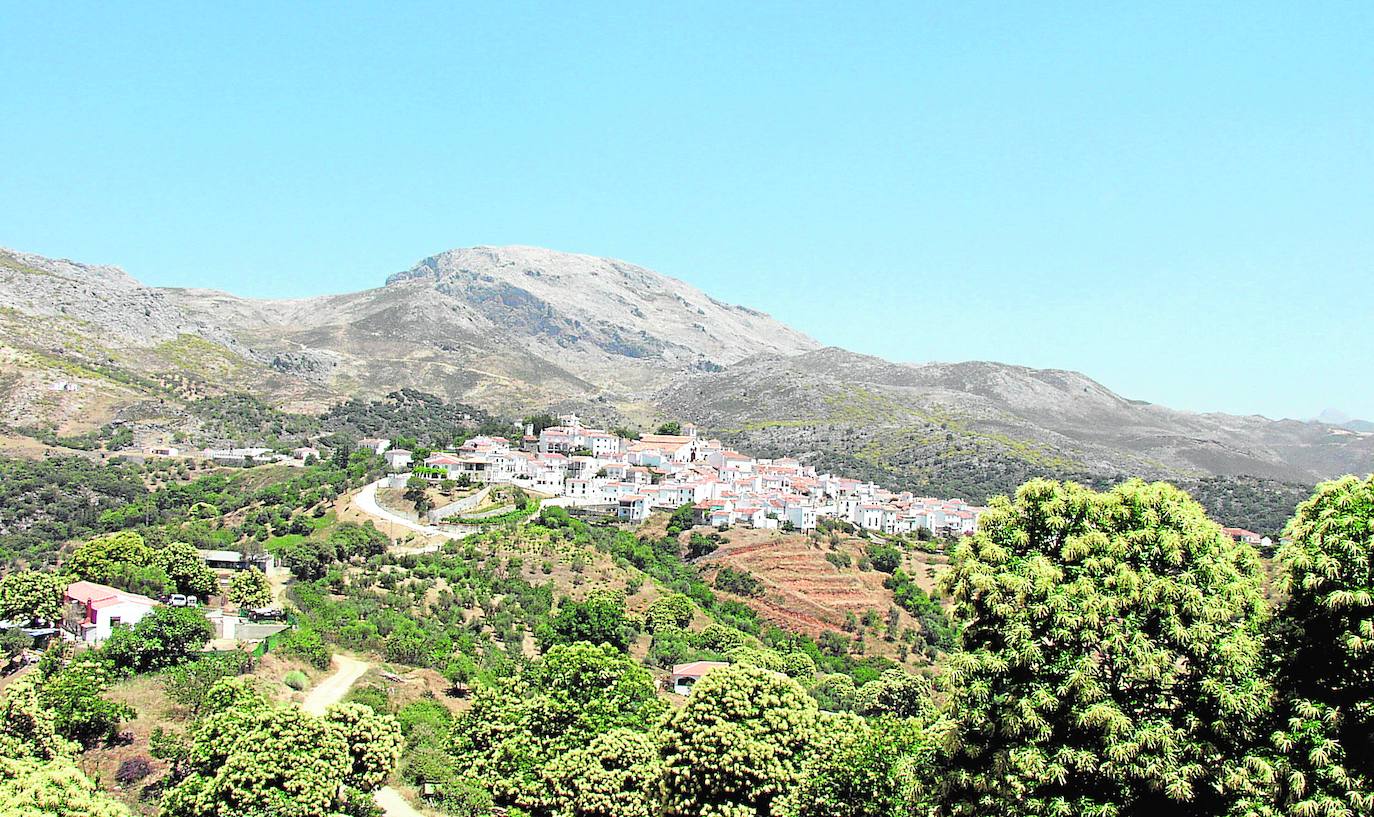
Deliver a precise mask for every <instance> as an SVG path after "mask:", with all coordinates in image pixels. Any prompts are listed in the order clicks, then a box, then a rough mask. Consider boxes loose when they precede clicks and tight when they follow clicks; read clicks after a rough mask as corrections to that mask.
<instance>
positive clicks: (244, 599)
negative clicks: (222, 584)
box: [229, 567, 272, 610]
mask: <svg viewBox="0 0 1374 817" xmlns="http://www.w3.org/2000/svg"><path fill="white" fill-rule="evenodd" d="M229 601H231V602H233V603H234V604H237V605H238V606H239V607H240V608H241V609H244V610H256V609H258V608H261V607H266V606H267V605H269V604H271V603H272V583H271V582H270V581H268V580H267V574H265V573H263V572H262V571H261V570H258V569H257V568H256V567H250V568H248V569H247V570H240V571H239V572H237V573H235V574H234V575H233V576H232V577H230V579H229Z"/></svg>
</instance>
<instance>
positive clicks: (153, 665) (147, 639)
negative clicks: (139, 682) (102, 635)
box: [100, 606, 215, 672]
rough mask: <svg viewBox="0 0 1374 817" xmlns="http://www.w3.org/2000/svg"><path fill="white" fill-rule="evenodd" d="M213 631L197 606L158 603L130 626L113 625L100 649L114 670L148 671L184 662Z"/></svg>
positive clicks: (212, 627)
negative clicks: (173, 605) (167, 605)
mask: <svg viewBox="0 0 1374 817" xmlns="http://www.w3.org/2000/svg"><path fill="white" fill-rule="evenodd" d="M214 634H215V628H214V626H213V625H212V624H210V620H209V619H207V618H206V617H205V614H204V613H202V612H201V611H200V609H199V608H195V607H166V606H159V607H154V608H153V610H152V612H150V613H149V614H148V615H146V616H144V617H143V618H142V619H140V620H139V622H138V623H137V624H135V625H134V626H132V627H115V628H114V631H113V632H112V633H111V634H110V638H109V639H108V640H107V641H106V642H105V644H104V646H103V647H101V648H100V652H101V654H102V655H103V656H105V657H106V658H108V659H109V660H110V661H111V662H112V663H113V664H114V666H115V667H116V668H118V669H122V670H129V671H132V672H148V671H150V670H159V669H166V668H167V667H173V666H176V665H177V664H180V663H182V662H184V661H186V660H187V659H189V658H190V657H191V655H192V654H193V653H195V652H196V651H197V650H199V649H200V648H201V647H204V646H205V645H206V643H208V642H209V641H210V639H211V638H212V637H214Z"/></svg>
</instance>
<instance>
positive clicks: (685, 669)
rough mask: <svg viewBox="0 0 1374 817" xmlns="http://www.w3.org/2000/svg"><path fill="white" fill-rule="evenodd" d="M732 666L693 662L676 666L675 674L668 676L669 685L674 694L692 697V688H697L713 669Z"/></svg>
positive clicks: (717, 662)
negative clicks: (698, 683)
mask: <svg viewBox="0 0 1374 817" xmlns="http://www.w3.org/2000/svg"><path fill="white" fill-rule="evenodd" d="M728 666H730V665H729V664H728V663H726V662H724V661H693V662H692V663H690V664H676V665H674V666H673V674H672V675H669V676H668V685H669V687H671V688H672V690H673V692H676V693H677V694H678V695H691V694H692V687H694V686H696V683H697V681H700V680H701V679H702V678H704V677H705V676H706V673H708V672H710V671H711V670H713V669H720V668H721V667H728Z"/></svg>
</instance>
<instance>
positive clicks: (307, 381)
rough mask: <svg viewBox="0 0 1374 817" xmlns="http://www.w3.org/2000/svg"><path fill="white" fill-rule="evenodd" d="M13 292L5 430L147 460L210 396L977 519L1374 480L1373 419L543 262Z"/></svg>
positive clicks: (629, 269)
mask: <svg viewBox="0 0 1374 817" xmlns="http://www.w3.org/2000/svg"><path fill="white" fill-rule="evenodd" d="M0 297H2V298H3V300H4V303H5V304H6V307H5V308H4V309H3V310H0V424H4V425H8V426H9V427H10V428H12V429H26V430H27V432H26V433H30V434H31V435H35V434H36V432H35V431H34V430H35V429H38V430H44V429H46V431H42V434H38V436H40V437H41V436H42V435H44V434H46V435H48V437H46V438H45V439H48V440H49V441H50V442H52V441H55V440H56V438H58V437H63V436H66V437H72V436H74V435H75V436H79V435H90V434H105V435H108V434H111V433H113V432H112V431H111V430H110V429H111V426H110V425H109V424H110V423H111V422H113V421H132V422H134V423H135V424H141V425H139V427H140V428H152V429H154V430H156V434H155V435H152V436H148V435H143V436H137V437H136V442H135V445H138V444H142V441H143V440H144V439H152V438H153V437H157V435H161V437H159V438H166V437H167V436H169V435H175V434H177V433H178V432H187V431H190V432H195V430H196V429H197V428H199V425H198V420H197V419H196V417H197V412H196V411H194V410H192V408H191V407H193V406H194V405H195V403H196V401H198V400H199V399H200V398H202V397H204V396H206V395H223V394H227V393H232V392H239V391H248V392H251V393H253V394H255V395H257V396H258V397H260V398H262V399H264V400H266V401H268V402H270V403H271V404H272V405H273V406H275V407H277V408H283V409H288V410H293V411H312V412H318V411H321V410H324V409H325V408H327V407H328V406H329V405H332V404H334V403H336V402H338V401H339V400H341V399H343V398H345V397H349V396H365V397H366V396H371V397H376V396H381V395H384V394H389V393H392V392H394V391H396V390H398V389H400V388H406V387H410V388H417V389H420V390H422V391H425V392H428V393H432V394H437V395H439V396H441V397H444V398H446V399H448V400H451V401H460V402H463V403H467V404H470V405H472V406H476V407H478V408H482V409H486V410H492V411H496V412H499V413H505V414H509V415H514V414H527V413H530V412H533V411H537V410H541V409H544V408H548V407H555V406H556V407H567V408H576V409H579V410H583V411H584V413H589V414H594V415H596V416H599V417H601V418H602V419H605V420H607V421H608V422H626V423H633V422H635V421H639V422H646V421H648V420H649V419H650V418H652V417H671V418H678V419H682V420H692V421H694V422H697V423H698V424H699V425H702V426H704V427H705V428H706V429H708V430H710V431H711V432H713V433H716V434H720V435H723V436H724V437H725V438H727V439H729V440H730V441H731V442H732V444H734V445H736V446H737V447H741V448H744V449H747V450H749V451H751V452H753V453H756V454H759V455H764V456H767V455H777V454H798V455H805V456H806V458H807V459H808V461H809V462H811V463H813V464H815V465H817V466H818V467H820V468H822V469H823V470H833V471H836V472H840V473H846V474H850V475H853V476H858V477H864V478H868V479H872V480H875V481H878V482H880V483H883V484H885V485H890V486H894V487H898V486H899V487H906V488H911V489H913V490H919V491H926V492H930V493H935V494H945V495H962V496H965V497H967V498H970V499H975V500H979V499H983V498H986V497H987V496H988V495H990V494H993V493H998V492H1004V491H1007V490H1010V489H1011V488H1013V487H1014V486H1016V485H1017V484H1020V483H1021V482H1022V481H1024V480H1025V479H1027V478H1029V477H1031V476H1036V475H1053V476H1059V477H1071V478H1075V479H1079V480H1083V481H1085V482H1089V483H1093V484H1099V485H1100V484H1104V483H1106V482H1110V481H1113V480H1117V479H1119V478H1121V477H1123V476H1126V475H1140V476H1146V477H1152V478H1167V479H1172V480H1175V481H1177V482H1180V483H1182V484H1184V485H1186V486H1188V487H1190V488H1191V489H1194V490H1198V491H1199V492H1200V493H1206V492H1208V491H1210V492H1212V493H1217V494H1232V496H1230V497H1228V498H1227V501H1228V502H1230V503H1231V504H1233V505H1234V504H1235V503H1236V502H1242V503H1248V504H1250V505H1253V506H1254V508H1255V509H1257V511H1258V512H1257V513H1250V514H1247V515H1246V517H1245V518H1244V519H1237V520H1228V521H1235V522H1237V523H1239V524H1246V523H1247V521H1248V522H1250V523H1253V524H1255V525H1261V524H1265V525H1273V524H1278V523H1275V522H1274V520H1280V523H1281V519H1280V517H1284V516H1286V514H1287V512H1288V511H1290V510H1291V508H1292V500H1293V499H1294V498H1295V497H1296V496H1298V495H1300V494H1301V492H1302V491H1303V490H1304V489H1305V488H1306V487H1310V486H1311V485H1312V484H1313V483H1314V482H1317V481H1319V480H1322V479H1325V478H1329V477H1332V476H1336V475H1339V474H1343V473H1350V472H1353V473H1366V472H1369V471H1371V470H1374V433H1369V432H1368V431H1366V430H1364V429H1365V427H1364V426H1363V425H1361V424H1358V423H1349V424H1331V423H1323V422H1297V421H1291V420H1285V421H1273V420H1269V419H1266V418H1263V417H1253V416H1252V417H1238V416H1231V415H1224V414H1193V413H1188V412H1181V411H1175V410H1172V409H1168V408H1165V407H1162V406H1157V405H1152V404H1150V403H1146V402H1142V401H1139V400H1132V399H1127V398H1124V397H1122V396H1120V395H1117V394H1115V393H1113V392H1111V391H1110V390H1108V389H1107V388H1105V387H1103V386H1102V385H1101V384H1099V383H1097V382H1095V381H1093V380H1091V379H1090V378H1088V377H1086V376H1085V375H1082V374H1079V373H1076V372H1068V371H1060V370H1035V369H1028V368H1024V367H1019V366H1009V365H1004V364H998V363H989V362H966V363H931V364H923V365H907V364H897V363H891V362H888V361H885V360H881V359H879V358H875V357H870V356H865V355H860V354H856V353H853V352H848V351H845V350H843V349H836V348H819V346H818V344H816V342H815V341H813V340H812V339H810V338H809V337H807V336H806V335H804V334H802V333H800V332H798V331H796V330H793V329H791V328H788V327H787V326H784V325H783V324H781V323H779V322H778V321H776V320H774V319H772V318H770V317H768V316H767V315H765V314H763V313H760V312H757V311H754V310H752V309H749V308H746V307H742V306H732V305H729V304H725V303H722V302H720V301H718V300H716V299H714V298H712V297H711V296H709V295H707V294H705V293H703V292H701V291H700V290H697V289H695V288H693V287H691V286H689V285H687V284H685V283H683V282H681V281H677V280H674V279H671V278H668V277H665V276H662V275H659V274H657V273H654V272H652V271H650V270H647V269H644V268H642V267H636V266H634V265H631V264H627V263H625V262H622V261H616V260H612V259H603V258H593V257H590V256H585V255H574V254H568V253H558V252H554V251H551V250H545V249H538V248H531V247H475V248H470V249H457V250H450V251H448V252H443V253H440V254H437V255H434V256H431V257H428V258H426V259H424V260H422V261H420V262H419V263H417V264H416V265H414V266H413V267H412V268H410V269H408V270H406V271H403V272H399V273H396V274H393V275H391V276H390V277H389V278H387V279H386V283H385V285H384V286H381V287H378V288H376V289H370V290H365V291H363V292H357V293H351V294H342V295H329V296H321V297H316V298H307V299H300V300H285V301H280V300H279V301H271V300H254V299H248V298H242V297H238V296H235V295H231V294H227V293H223V292H216V291H210V290H202V289H167V288H152V287H145V286H143V285H141V284H139V283H138V282H137V281H136V280H135V279H134V278H132V277H130V276H129V275H128V274H126V273H124V272H123V271H121V270H119V269H117V268H115V267H108V266H90V265H85V264H79V263H75V262H71V261H63V260H53V259H47V258H42V257H40V256H35V255H30V254H25V253H18V252H12V251H0ZM1218 477H1220V478H1224V479H1225V480H1228V481H1230V483H1234V484H1243V486H1244V487H1243V491H1242V494H1243V496H1242V497H1240V498H1239V499H1238V498H1237V497H1236V496H1235V495H1234V494H1235V492H1234V491H1233V490H1232V489H1231V487H1230V484H1229V483H1228V484H1225V485H1216V484H1209V482H1208V481H1209V480H1214V479H1216V478H1218ZM1209 507H1211V508H1213V509H1215V508H1218V507H1221V506H1220V505H1209ZM1266 529H1268V528H1266Z"/></svg>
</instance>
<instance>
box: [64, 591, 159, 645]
mask: <svg viewBox="0 0 1374 817" xmlns="http://www.w3.org/2000/svg"><path fill="white" fill-rule="evenodd" d="M62 600H63V602H64V603H65V605H66V606H67V608H68V613H69V614H68V615H67V616H66V617H65V620H64V621H63V625H62V626H63V629H64V630H66V632H67V633H68V634H69V635H70V636H72V637H73V638H75V639H77V640H78V641H84V642H86V643H87V644H91V645H96V644H100V643H101V642H103V641H105V639H107V638H109V637H110V633H111V632H112V631H113V630H112V628H113V627H114V626H115V625H116V624H125V625H128V626H130V627H132V626H133V625H135V624H137V623H138V622H140V621H142V620H143V617H144V616H146V615H148V614H149V613H151V612H152V611H153V608H154V607H157V606H158V604H159V602H158V601H157V600H156V599H150V598H148V597H147V596H141V595H139V594H138V593H129V592H127V591H124V590H118V589H116V588H113V587H108V586H106V585H103V584H96V583H95V582H87V581H78V582H72V583H71V584H69V585H67V589H66V591H65V592H64V593H63V598H62Z"/></svg>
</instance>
